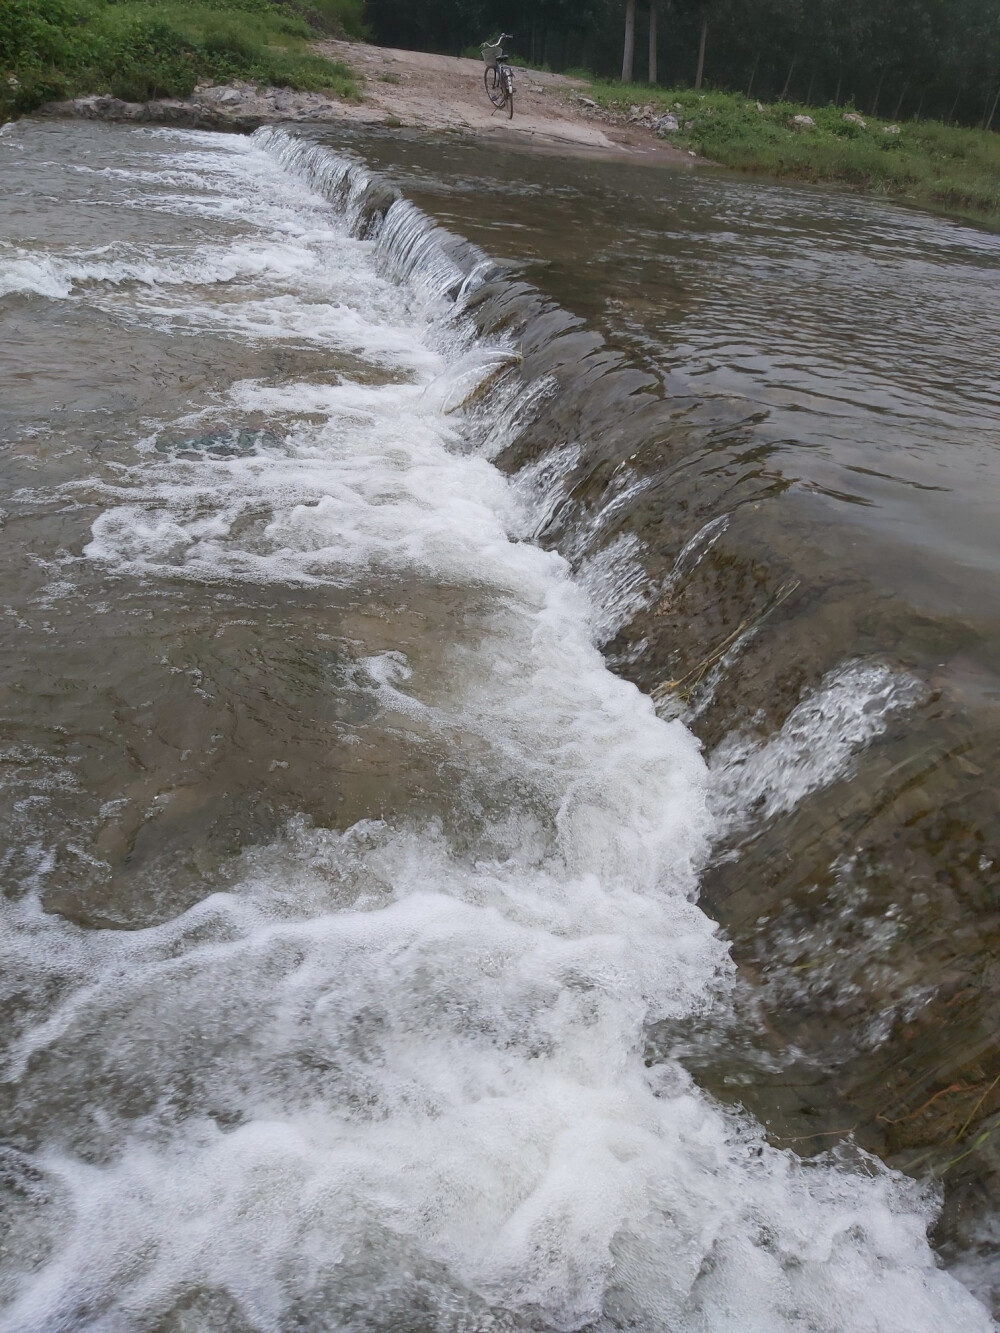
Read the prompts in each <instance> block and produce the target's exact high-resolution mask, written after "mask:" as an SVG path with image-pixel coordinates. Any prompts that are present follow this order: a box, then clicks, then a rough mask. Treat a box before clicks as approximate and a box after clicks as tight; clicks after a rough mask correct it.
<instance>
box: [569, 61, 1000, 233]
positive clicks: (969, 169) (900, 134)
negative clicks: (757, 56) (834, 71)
mask: <svg viewBox="0 0 1000 1333" xmlns="http://www.w3.org/2000/svg"><path fill="white" fill-rule="evenodd" d="M580 97H581V99H583V100H582V101H581V104H582V105H583V106H584V109H585V110H586V111H587V112H588V113H589V114H590V115H591V117H592V118H593V119H594V120H595V121H598V122H600V123H602V124H612V125H619V124H621V125H646V126H647V127H649V128H650V129H655V130H656V132H658V133H660V134H664V135H666V136H667V137H668V138H669V139H670V141H671V142H672V143H674V144H676V145H677V146H678V147H680V148H682V149H692V150H694V151H695V152H697V153H698V154H699V155H701V156H704V157H706V158H708V159H710V160H711V161H712V162H716V163H718V164H719V165H720V166H724V167H734V168H736V169H738V170H740V171H747V172H756V173H760V174H766V175H770V176H778V177H785V178H788V177H791V178H794V179H797V180H804V181H811V182H829V183H831V184H838V185H847V186H852V187H854V188H857V189H862V190H865V191H868V192H870V193H876V194H886V195H889V196H891V197H893V198H896V199H902V200H906V201H909V202H912V203H916V204H920V205H923V206H927V207H931V208H943V209H947V210H948V211H950V212H955V213H959V214H962V215H964V216H967V217H971V218H974V219H976V220H977V221H985V222H986V223H987V224H988V225H990V226H993V227H997V228H1000V134H996V133H993V132H987V131H982V130H971V129H963V128H959V127H955V126H949V125H943V124H941V123H940V122H938V121H930V120H914V121H893V120H884V119H881V118H879V117H877V116H867V115H862V114H860V113H859V112H857V111H855V110H853V109H852V108H851V107H842V106H841V107H835V106H824V107H816V106H806V105H802V104H800V103H795V102H775V103H773V104H771V105H764V103H762V102H758V101H755V100H753V99H752V98H747V97H743V96H741V95H740V94H738V93H723V92H707V93H696V92H694V91H693V90H692V89H690V88H656V89H654V88H649V87H641V86H637V85H635V84H622V83H593V84H591V85H589V86H588V87H587V88H586V89H585V90H584V91H583V92H582V93H581V94H580Z"/></svg>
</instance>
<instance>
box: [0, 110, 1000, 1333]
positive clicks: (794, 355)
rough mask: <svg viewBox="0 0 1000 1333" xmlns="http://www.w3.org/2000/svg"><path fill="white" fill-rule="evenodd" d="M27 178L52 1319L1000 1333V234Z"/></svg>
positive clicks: (914, 225)
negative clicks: (998, 520) (999, 357)
mask: <svg viewBox="0 0 1000 1333" xmlns="http://www.w3.org/2000/svg"><path fill="white" fill-rule="evenodd" d="M0 178H2V180H3V184H4V190H3V192H2V194H0V219H2V228H0V327H2V335H3V342H2V353H0V355H2V364H0V375H2V379H0V434H2V439H3V443H4V450H3V454H2V459H3V463H2V466H3V471H4V476H3V497H2V500H0V505H2V509H3V529H2V531H3V538H4V540H3V546H2V551H3V564H2V570H0V578H2V580H3V588H4V604H5V614H6V622H7V635H6V640H5V649H6V651H5V655H4V674H3V679H2V683H0V690H2V707H3V714H2V717H3V723H2V725H3V737H2V742H0V744H2V751H0V758H2V761H3V762H2V772H0V778H2V813H0V818H2V821H3V835H4V836H3V866H4V880H3V889H4V896H3V899H2V908H0V952H2V959H3V965H2V971H0V1002H2V1005H3V1011H2V1012H3V1015H4V1023H3V1027H2V1040H3V1062H4V1063H3V1069H2V1082H0V1167H2V1169H0V1222H2V1225H3V1228H4V1230H3V1239H2V1241H0V1302H2V1309H3V1311H4V1312H3V1314H2V1315H0V1322H2V1327H3V1328H4V1329H16V1330H22V1331H24V1333H27V1331H28V1330H31V1333H40V1331H41V1330H46V1331H48V1330H53V1329H67V1330H69V1329H73V1330H77V1329H99V1330H114V1331H115V1333H117V1331H118V1330H164V1331H166V1330H170V1331H171V1333H179V1331H180V1330H184V1333H188V1331H189V1330H198V1331H199V1333H200V1331H201V1330H215V1329H220V1330H221V1329H225V1330H286V1329H291V1328H298V1329H306V1330H351V1331H352V1333H353V1330H366V1331H367V1330H386V1331H388V1330H393V1331H394V1333H395V1331H397V1330H398V1331H404V1330H412V1333H417V1330H421V1331H423V1330H426V1331H427V1333H430V1331H431V1330H435V1331H436V1330H449V1331H450V1330H454V1331H455V1333H458V1330H463V1333H471V1331H472V1330H477V1331H478V1330H484V1331H485V1330H528V1329H533V1330H585V1329H586V1330H594V1331H595V1333H597V1331H600V1333H610V1331H611V1330H616V1329H639V1330H645V1331H646V1333H654V1331H655V1333H660V1331H661V1330H665V1329H669V1330H678V1331H679V1330H684V1331H685V1333H686V1331H687V1330H705V1331H706V1333H716V1331H717V1330H733V1333H737V1331H739V1333H748V1331H749V1330H758V1329H759V1330H762V1333H763V1330H768V1331H769V1333H770V1331H771V1330H775V1329H788V1330H792V1329H795V1330H799V1329H812V1330H831V1333H832V1330H851V1331H852V1333H853V1331H854V1330H873V1331H874V1330H879V1331H880V1333H881V1331H883V1330H896V1329H898V1330H904V1329H905V1330H907V1333H912V1331H913V1330H925V1329H926V1330H935V1331H937V1330H941V1329H961V1330H966V1329H968V1330H979V1329H987V1328H990V1327H992V1326H993V1325H992V1321H991V1319H990V1316H989V1315H988V1314H987V1312H986V1310H985V1309H984V1308H983V1304H980V1303H979V1302H980V1301H981V1302H983V1303H984V1304H985V1305H986V1306H987V1307H988V1306H989V1305H990V1304H991V1302H992V1301H993V1300H994V1299H995V1292H996V1289H997V1288H1000V1270H998V1268H997V1260H996V1246H997V1241H998V1239H1000V1226H998V1223H997V1221H996V1217H997V1212H996V1204H997V1196H998V1193H1000V1155H998V1149H997V1147H996V1144H995V1142H994V1129H995V1127H996V1126H997V1125H998V1124H1000V1039H998V1037H997V1033H998V1030H1000V1028H998V1023H997V1018H998V1013H997V1006H998V999H1000V964H998V963H997V961H996V958H995V952H996V945H997V943H998V940H1000V922H998V918H997V888H998V872H997V863H998V860H1000V847H998V845H997V844H998V824H1000V820H998V790H997V761H996V753H997V741H998V739H1000V609H998V605H997V598H996V593H995V589H996V583H997V575H998V572H1000V569H998V567H1000V535H998V532H997V525H996V524H995V522H994V521H993V515H992V509H993V506H994V505H995V502H996V500H997V498H998V496H1000V387H998V382H997V376H996V371H995V349H996V347H997V346H998V344H1000V301H998V299H997V298H998V296H1000V240H998V239H997V238H995V237H992V236H990V235H987V234H985V233H981V232H977V231H975V230H974V229H971V228H968V227H966V226H963V225H959V224H957V223H954V222H950V221H948V220H944V219H939V218H933V217H928V216H925V215H923V214H919V213H916V212H909V211H906V210H903V209H900V208H898V207H892V206H888V205H884V204H881V203H878V202H875V201H869V200H864V199H859V198H855V197H852V196H846V195H841V194H839V193H835V192H830V191H823V190H798V189H789V188H787V187H784V186H781V187H779V186H774V185H768V184H766V183H761V182H750V181H745V180H734V179H731V178H728V177H726V176H724V175H722V174H719V173H714V172H707V171H705V172H702V171H699V172H697V173H690V172H683V173H672V172H665V171H660V170H656V171H654V170H650V169H648V168H632V167H628V166H623V165H621V164H613V163H608V162H598V161H572V162H570V161H566V160H562V159H560V158H558V157H555V156H544V157H543V156H534V155H530V154H527V153H523V152H522V153H515V152H507V153H504V152H498V151H497V150H496V149H495V148H492V147H491V148H489V149H486V148H484V147H482V146H478V145H476V144H472V143H464V142H461V141H458V140H452V139H442V140H440V141H435V142H431V141H427V140H420V139H417V138H413V139H406V138H401V137H399V136H394V137H391V138H390V137H386V136H379V135H377V134H372V133H371V132H365V133H364V134H363V135H357V134H353V135H343V136H337V137H336V138H331V137H330V136H326V137H324V138H323V139H322V140H320V139H317V138H315V137H313V138H309V137H308V136H304V137H297V136H296V135H294V134H291V133H288V132H286V131H275V130H264V131H259V132H258V133H257V134H255V135H253V136H251V137H249V138H240V137H237V136H221V135H208V134H200V135H199V134H190V133H182V132H172V131H155V130H142V129H138V130H137V129H125V128H113V127H103V126H95V125H76V124H66V125H55V124H42V123H32V122H21V123H19V124H16V125H13V126H8V127H6V128H5V129H4V130H3V131H2V133H0ZM436 224H437V225H436ZM442 225H443V227H444V228H446V230H442ZM883 1163H885V1164H887V1165H884V1164H883ZM928 1235H929V1236H930V1241H931V1243H930V1244H929V1243H928V1240H927V1237H928ZM970 1289H971V1290H972V1292H974V1293H975V1297H973V1296H972V1295H970V1294H969V1290H970ZM976 1298H978V1300H977V1299H976Z"/></svg>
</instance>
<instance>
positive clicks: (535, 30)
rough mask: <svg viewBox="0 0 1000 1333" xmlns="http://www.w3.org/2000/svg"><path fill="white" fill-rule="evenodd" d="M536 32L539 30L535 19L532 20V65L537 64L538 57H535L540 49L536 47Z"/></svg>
mask: <svg viewBox="0 0 1000 1333" xmlns="http://www.w3.org/2000/svg"><path fill="white" fill-rule="evenodd" d="M536 32H537V29H536V27H535V20H534V18H532V20H531V63H532V64H533V65H534V64H535V62H536V59H537V57H536V55H535V52H536V51H537V49H538V48H537V46H536V45H535V37H536Z"/></svg>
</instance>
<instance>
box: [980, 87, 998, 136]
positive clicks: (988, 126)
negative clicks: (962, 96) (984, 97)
mask: <svg viewBox="0 0 1000 1333" xmlns="http://www.w3.org/2000/svg"><path fill="white" fill-rule="evenodd" d="M998 103H1000V88H998V89H997V95H996V97H994V99H993V105H992V106H991V107H990V114H989V118H988V119H987V121H986V125H985V127H984V128H985V129H988V130H991V129H992V128H993V117H994V116H995V115H996V113H997V104H998Z"/></svg>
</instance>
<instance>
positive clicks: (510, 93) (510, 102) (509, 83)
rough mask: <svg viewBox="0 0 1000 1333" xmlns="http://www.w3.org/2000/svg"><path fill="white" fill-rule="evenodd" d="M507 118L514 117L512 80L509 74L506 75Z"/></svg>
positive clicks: (511, 118)
mask: <svg viewBox="0 0 1000 1333" xmlns="http://www.w3.org/2000/svg"><path fill="white" fill-rule="evenodd" d="M507 119H508V120H513V119H514V80H513V77H512V76H511V75H509V74H508V76H507Z"/></svg>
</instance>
